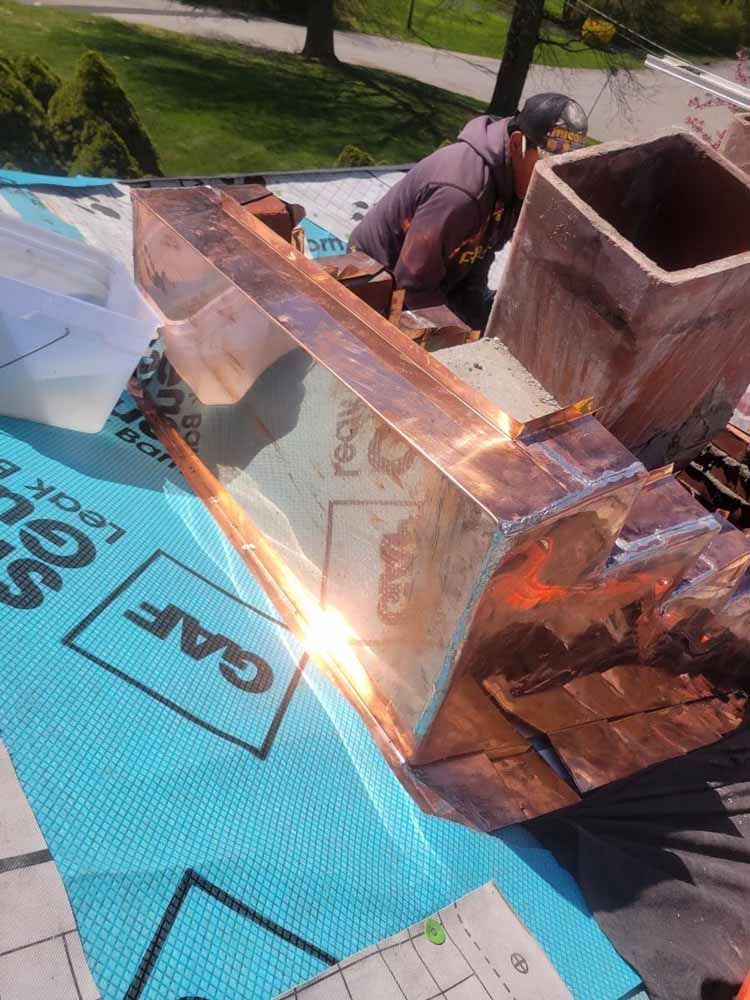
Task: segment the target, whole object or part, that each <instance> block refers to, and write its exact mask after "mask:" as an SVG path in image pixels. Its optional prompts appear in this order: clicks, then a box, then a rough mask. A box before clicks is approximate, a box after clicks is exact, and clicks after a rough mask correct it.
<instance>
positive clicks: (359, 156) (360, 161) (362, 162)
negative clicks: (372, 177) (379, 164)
mask: <svg viewBox="0 0 750 1000" xmlns="http://www.w3.org/2000/svg"><path fill="white" fill-rule="evenodd" d="M374 165H375V160H374V159H373V157H372V156H370V154H369V153H368V152H367V151H366V150H364V149H360V148H359V146H351V145H349V146H344V148H343V149H342V150H341V152H340V153H339V155H338V156H337V157H336V166H337V167H372V166H374Z"/></svg>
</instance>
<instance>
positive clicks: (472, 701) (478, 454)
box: [133, 188, 750, 829]
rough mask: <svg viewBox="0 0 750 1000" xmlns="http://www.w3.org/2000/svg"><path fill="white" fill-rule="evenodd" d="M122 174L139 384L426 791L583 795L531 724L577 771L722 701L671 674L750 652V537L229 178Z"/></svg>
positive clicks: (306, 629)
mask: <svg viewBox="0 0 750 1000" xmlns="http://www.w3.org/2000/svg"><path fill="white" fill-rule="evenodd" d="M133 200H134V214H135V221H136V244H135V245H136V274H137V276H138V280H139V282H140V284H141V285H142V287H143V288H144V290H145V291H146V293H147V294H148V295H149V296H150V297H151V299H152V300H153V301H154V302H155V303H156V304H157V305H158V306H159V308H160V309H161V310H162V311H163V313H164V315H165V325H164V329H163V333H162V337H161V339H160V341H159V342H158V343H157V344H155V345H154V347H153V350H152V352H151V355H150V356H149V357H148V358H146V359H144V361H143V363H142V365H141V366H140V367H139V371H138V381H137V383H136V384H135V386H134V391H135V392H136V393H137V394H138V396H139V400H140V405H141V406H142V407H143V408H144V410H145V412H146V414H147V416H148V419H149V421H150V422H151V424H152V426H153V428H154V430H155V432H156V434H157V435H158V437H159V438H160V440H161V441H162V442H163V443H164V445H165V447H166V448H167V450H168V451H169V453H170V454H171V455H172V457H173V458H174V460H175V461H176V463H177V465H178V466H179V468H180V469H181V470H182V472H183V474H184V475H185V477H186V478H187V480H188V482H189V483H190V485H191V486H192V487H193V489H194V490H195V492H196V493H197V494H198V495H199V496H200V497H201V498H202V499H203V500H204V502H206V504H207V505H208V506H209V509H210V510H211V512H212V513H213V514H214V516H215V517H216V519H217V521H218V522H219V524H220V525H221V527H222V528H223V530H224V531H225V532H226V534H227V536H228V537H229V538H230V540H231V541H232V543H233V544H234V545H235V547H236V548H237V551H238V552H239V553H240V555H241V556H242V558H243V559H244V561H245V562H246V564H247V565H248V567H249V568H250V569H251V570H252V572H253V573H254V574H255V575H256V577H257V578H258V580H259V582H260V583H261V584H262V585H263V586H264V587H265V588H266V590H267V591H268V593H269V595H270V596H271V599H272V600H273V601H274V603H275V605H276V606H277V608H278V609H279V611H280V613H281V614H282V615H283V616H284V618H285V619H286V621H287V622H288V623H289V625H290V627H291V628H293V629H294V630H295V632H296V634H297V635H298V636H299V637H300V638H301V640H302V641H303V643H305V644H306V646H307V647H308V649H309V650H310V652H311V654H312V655H313V656H314V657H315V658H316V660H317V661H318V662H319V663H320V664H321V665H322V667H323V669H324V670H325V671H326V672H327V674H328V675H329V676H330V677H331V678H332V679H333V680H334V682H335V683H336V684H337V685H338V686H339V688H340V689H341V690H342V691H343V692H344V693H345V694H346V695H347V697H348V698H349V699H350V700H351V701H352V703H353V704H354V705H355V706H356V708H357V710H358V711H359V713H360V715H361V717H362V718H363V720H364V721H365V723H366V724H367V725H368V727H369V728H370V731H371V732H372V733H373V736H374V738H375V739H376V741H377V742H378V745H379V746H380V747H381V749H382V750H383V752H384V754H385V755H386V758H387V759H388V760H389V763H390V764H391V766H392V767H393V768H394V770H395V771H396V773H397V774H398V775H399V777H400V779H401V780H402V781H403V782H404V783H405V784H406V785H407V787H409V788H410V790H411V791H412V793H413V794H414V795H415V798H417V800H418V801H419V802H420V804H422V805H423V807H424V808H428V809H430V810H431V811H433V812H435V813H437V814H439V815H446V816H452V817H455V816H456V815H458V814H459V813H460V814H462V815H463V817H464V819H468V821H469V822H472V823H474V824H475V825H477V826H479V827H481V828H484V829H495V828H497V827H498V826H501V825H503V824H504V823H507V822H515V821H516V820H518V819H520V818H528V817H530V816H532V815H538V814H540V813H541V812H544V811H546V810H548V809H552V808H559V807H561V806H562V805H564V804H567V803H568V802H570V801H573V800H575V794H574V793H573V792H572V791H571V790H570V788H568V786H567V785H566V784H565V782H564V781H562V780H561V779H560V778H559V777H558V776H557V775H556V774H555V772H554V771H552V770H551V769H550V768H549V767H548V766H547V764H546V763H545V762H544V761H543V760H542V759H541V758H540V757H539V756H538V754H536V752H535V751H532V750H531V749H529V746H528V741H527V740H526V738H525V736H524V735H523V733H524V732H525V730H524V726H531V727H533V728H534V729H536V730H539V731H540V732H543V733H550V734H553V735H555V740H556V741H557V742H558V743H559V745H560V747H563V746H564V747H565V752H566V753H567V754H568V756H569V757H570V759H571V760H572V759H573V757H575V760H576V764H575V768H573V767H572V766H571V770H573V773H574V774H576V780H578V781H579V786H580V787H594V784H593V783H594V782H596V781H598V780H599V778H602V780H610V778H608V777H606V775H610V777H611V776H612V775H614V774H615V773H617V774H618V775H619V776H621V775H622V774H623V773H629V771H628V768H629V767H630V766H631V764H632V763H633V761H635V764H636V765H638V766H644V765H645V764H647V763H650V762H652V761H653V760H654V759H655V755H656V756H657V757H658V755H659V754H660V753H662V752H663V747H664V745H665V744H670V745H678V744H679V745H683V744H684V745H685V746H693V745H697V744H696V743H695V741H696V739H704V741H711V740H713V739H715V738H718V737H717V735H716V734H717V733H720V731H721V730H722V727H724V728H726V727H729V728H731V727H732V725H733V724H734V720H735V719H737V721H738V716H737V715H735V714H733V713H732V711H729V710H726V709H725V708H721V707H719V706H718V705H713V706H712V707H711V708H710V709H709V708H705V709H702V710H698V709H695V710H693V702H695V701H697V700H699V699H705V698H706V697H707V696H708V695H710V694H711V693H712V692H713V687H712V683H713V682H712V681H711V680H706V679H704V678H701V677H693V678H689V679H686V677H685V676H678V675H684V674H685V673H686V672H689V673H692V674H699V673H702V672H703V671H704V668H708V667H711V669H717V668H718V667H722V663H721V658H720V657H719V656H718V655H716V656H709V655H706V654H707V653H708V652H709V651H726V650H732V652H733V655H734V654H736V656H735V660H734V661H733V664H734V663H737V664H738V666H737V667H736V668H735V666H734V665H733V664H727V663H724V664H723V667H722V669H723V670H724V673H725V675H728V676H729V678H730V680H731V679H733V676H734V674H733V672H734V670H735V669H736V670H737V671H738V672H739V673H744V672H746V670H747V669H748V666H750V664H748V651H749V650H750V624H746V623H750V587H748V585H747V584H746V583H744V582H742V577H743V574H744V573H745V569H746V567H747V564H748V561H749V560H750V546H748V543H747V541H746V539H745V538H744V536H742V535H741V533H739V532H737V531H736V530H735V529H733V528H732V527H731V526H730V525H726V522H724V524H721V523H720V522H719V521H718V520H717V519H716V518H715V517H714V516H713V515H711V514H708V513H707V512H706V511H705V510H704V509H703V508H702V507H701V506H700V505H699V504H697V503H696V502H695V501H694V499H693V498H691V497H690V496H689V495H688V494H687V493H685V491H684V490H682V488H681V487H679V486H678V485H677V484H676V483H675V482H674V480H673V479H672V478H671V476H670V475H669V473H668V470H661V471H660V472H659V473H658V474H650V475H649V474H647V473H646V471H645V469H644V468H643V466H642V465H641V464H640V463H639V462H637V461H636V460H635V459H634V458H633V456H632V455H631V454H630V453H629V452H628V451H627V450H626V449H625V448H624V447H623V446H622V445H620V444H619V443H618V442H617V441H615V439H614V438H613V437H612V436H611V435H610V434H609V433H608V432H607V431H606V430H604V428H603V427H602V426H601V424H599V422H598V421H597V419H596V417H595V416H594V415H593V414H592V413H591V412H590V409H591V406H590V402H589V401H584V402H583V403H581V404H577V405H575V406H573V407H571V408H569V409H568V410H567V411H565V412H561V413H559V414H556V415H552V417H550V418H546V419H544V420H542V421H535V422H533V423H532V424H529V425H526V426H525V427H524V425H522V424H520V423H519V422H518V421H516V420H515V419H514V418H513V417H512V416H511V415H508V414H504V413H503V412H502V411H501V410H499V409H498V408H497V407H495V406H494V405H492V404H491V403H489V402H488V401H487V400H486V399H485V398H484V397H482V396H481V395H480V394H479V393H477V392H475V391H474V390H472V389H470V388H469V387H468V386H466V385H465V384H464V383H463V382H462V381H461V380H460V379H458V378H457V377H455V376H453V375H452V374H451V373H450V372H449V371H448V370H447V369H445V368H444V367H443V366H442V365H441V364H440V363H439V362H438V361H437V360H436V359H435V358H434V357H432V356H430V355H428V354H427V353H426V352H425V351H424V350H422V349H421V348H420V347H418V346H416V345H415V344H413V343H412V342H411V341H410V340H409V339H408V338H407V337H405V336H404V335H403V334H402V333H400V332H399V331H398V330H396V329H395V328H394V327H393V326H392V325H391V324H390V323H389V322H388V321H387V320H386V319H385V318H384V317H383V316H380V315H378V314H377V313H376V312H375V311H374V310H372V309H370V308H369V307H368V306H367V304H366V303H365V302H363V301H361V300H360V299H358V298H357V297H356V296H355V295H353V294H352V293H351V292H350V291H349V290H348V289H346V288H345V287H343V286H342V285H341V284H339V283H338V282H337V281H336V279H335V277H334V276H333V275H331V274H329V273H326V271H325V270H324V269H323V268H321V267H320V266H318V265H317V264H315V263H314V262H312V261H309V260H307V259H306V258H304V257H303V256H302V255H301V254H300V253H299V252H298V251H297V250H296V249H295V248H294V247H293V246H291V245H289V244H288V243H286V242H284V240H282V239H280V238H279V237H278V236H277V235H276V234H274V233H273V232H271V231H270V230H268V229H267V228H265V227H264V226H262V225H261V224H260V223H258V222H257V220H256V219H254V218H253V217H252V216H251V215H249V214H248V213H247V212H245V211H244V210H243V209H242V207H241V206H239V205H238V204H236V203H232V202H231V201H230V200H227V199H226V198H222V197H220V196H219V195H218V194H217V193H216V192H213V191H211V190H210V189H206V188H194V189H179V190H170V189H164V188H162V189H154V190H147V191H136V192H134V199H133ZM674 649H677V650H678V655H672V651H673V650H674ZM721 704H722V705H725V703H724V702H722V703H721ZM686 706H687V707H686ZM647 709H652V710H655V711H650V712H648V715H644V716H643V718H644V719H646V718H648V719H649V720H652V721H653V724H654V725H655V726H656V727H657V729H655V732H658V734H659V735H658V737H655V745H654V746H652V747H647V746H645V745H644V744H642V743H638V740H637V739H636V736H635V734H636V731H637V730H638V726H639V723H635V722H634V723H631V724H630V726H629V727H628V725H626V724H625V723H626V721H627V719H628V717H640V716H639V715H638V713H643V712H644V711H645V710H647ZM660 713H661V714H660ZM722 713H723V714H722ZM607 720H623V721H622V726H620V730H621V731H620V730H618V729H617V728H615V729H612V728H611V725H610V721H607ZM605 723H606V725H605ZM612 725H619V723H612ZM592 727H593V728H592ZM596 734H599V737H597V738H595V736H596ZM628 734H629V739H628V738H626V737H627V736H628ZM678 734H682V735H680V736H679V739H678ZM618 741H619V742H618ZM623 741H624V742H623ZM603 742H607V745H610V746H612V747H614V746H620V745H622V746H627V750H621V752H620V755H619V757H618V760H617V763H614V762H613V763H612V764H611V766H609V770H607V766H608V765H607V759H606V754H604V755H603V751H602V746H603ZM656 744H658V747H657V745H656ZM639 747H640V749H639ZM678 752H681V751H678ZM561 753H562V750H561ZM618 769H619V770H618ZM603 776H604V777H603Z"/></svg>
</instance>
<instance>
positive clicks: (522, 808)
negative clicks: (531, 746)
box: [415, 750, 578, 831]
mask: <svg viewBox="0 0 750 1000" xmlns="http://www.w3.org/2000/svg"><path fill="white" fill-rule="evenodd" d="M415 770H416V773H417V776H418V777H419V779H420V780H421V781H422V782H424V783H425V784H426V785H428V786H429V787H430V788H433V789H435V790H436V791H439V793H440V794H441V795H442V796H443V797H444V798H445V799H446V800H447V801H448V802H449V803H451V805H452V806H453V807H454V808H455V809H456V810H457V811H458V812H460V813H462V814H463V815H465V816H467V817H469V818H470V820H471V822H472V823H473V825H474V826H476V828H477V829H479V830H484V831H491V830H497V829H499V828H501V827H503V826H508V825H509V824H510V823H519V822H522V821H523V820H527V819H533V818H534V817H535V816H540V815H542V814H544V813H547V812H552V811H553V810H555V809H562V808H563V807H565V806H568V805H572V804H573V803H574V802H577V801H578V796H577V795H576V794H575V792H574V791H573V790H572V789H571V788H570V787H569V786H568V785H567V784H566V783H565V782H564V781H563V780H562V778H560V777H558V775H556V774H555V772H554V771H553V770H552V768H551V767H549V765H548V764H546V763H545V762H544V761H543V760H542V758H541V757H540V756H539V754H538V753H537V752H536V751H535V750H526V751H524V752H523V753H519V754H516V755H514V756H510V757H502V758H500V759H498V760H491V759H490V758H489V757H488V756H487V755H486V754H482V753H478V754H470V755H468V756H464V757H454V758H452V759H451V760H446V761H441V762H440V763H436V764H428V765H426V766H424V767H419V768H416V769H415Z"/></svg>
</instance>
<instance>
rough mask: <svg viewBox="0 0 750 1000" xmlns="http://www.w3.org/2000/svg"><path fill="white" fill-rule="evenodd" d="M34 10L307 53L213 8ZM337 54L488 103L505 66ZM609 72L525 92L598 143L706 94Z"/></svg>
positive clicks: (420, 55)
mask: <svg viewBox="0 0 750 1000" xmlns="http://www.w3.org/2000/svg"><path fill="white" fill-rule="evenodd" d="M27 2H33V3H34V6H42V5H43V6H49V7H61V8H65V9H68V10H79V11H85V12H87V13H93V14H103V15H106V16H109V17H115V18H117V19H118V20H120V21H126V22H130V23H134V24H145V25H151V26H152V27H158V28H167V29H169V30H171V31H179V32H182V33H183V34H191V35H203V36H206V37H211V38H227V39H231V40H233V41H235V42H241V43H243V44H245V45H253V46H260V47H262V48H269V49H276V50H278V51H281V52H299V51H301V49H302V46H303V44H304V40H305V29H304V28H303V27H300V26H298V25H294V24H283V23H281V22H279V21H272V20H269V19H264V18H243V17H233V16H228V15H226V14H221V13H217V12H216V11H212V10H194V9H193V8H191V7H189V6H186V5H183V4H180V3H175V2H173V0H120V2H118V3H112V0H46V2H45V3H44V4H41V3H40V2H39V0H27ZM336 53H337V55H338V56H339V58H340V59H341V60H342V61H343V62H347V63H351V64H353V65H355V66H367V67H371V68H373V69H382V70H387V71H388V72H391V73H401V74H402V75H404V76H410V77H413V78H415V79H417V80H421V81H422V82H424V83H430V84H432V85H433V86H435V87H442V88H443V89H445V90H448V91H451V92H453V93H460V94H465V95H467V96H468V97H474V98H476V99H478V100H480V101H489V98H490V96H491V94H492V87H493V83H494V79H495V75H496V73H497V69H498V66H499V60H497V59H489V58H485V57H483V56H471V55H465V54H463V53H460V52H448V51H445V50H442V49H431V48H428V47H427V46H424V45H416V44H413V43H410V42H401V41H396V40H394V39H390V38H381V37H379V36H377V35H359V34H354V33H352V32H345V31H338V32H336ZM707 68H710V69H711V70H712V72H714V73H719V74H720V75H722V76H726V77H730V78H731V76H732V73H733V64H732V62H731V61H724V62H718V63H714V64H713V65H712V66H710V67H707ZM604 81H605V74H604V73H603V72H602V71H601V70H595V69H565V70H563V69H558V68H555V67H551V66H532V68H531V70H530V72H529V76H528V79H527V81H526V88H525V90H524V94H525V95H527V94H533V93H538V92H540V91H544V90H557V91H562V92H564V93H567V94H570V95H571V97H574V98H575V99H576V100H577V101H579V102H580V103H581V104H582V105H583V107H584V108H585V109H586V111H590V110H591V109H592V108H593V112H592V113H591V134H592V135H594V136H596V137H597V138H598V139H602V140H606V139H635V138H644V137H646V136H648V135H652V134H653V133H654V132H657V131H659V130H660V129H663V128H669V127H670V126H680V125H683V126H684V125H685V118H686V116H687V115H688V114H690V113H693V114H695V113H696V112H691V109H690V108H689V107H688V101H689V99H690V98H691V97H693V96H695V95H698V94H699V93H700V92H699V91H698V90H696V89H695V88H694V87H691V86H689V85H688V84H685V83H682V82H680V81H679V80H675V79H673V78H672V77H668V76H664V75H663V74H661V73H657V72H654V71H652V70H639V71H638V72H635V73H633V74H630V75H627V74H620V76H619V78H618V83H617V84H616V86H615V87H613V88H612V87H607V88H605V90H604V92H603V93H602V85H603V83H604ZM698 114H699V116H700V117H701V118H703V119H705V122H706V126H707V128H708V131H709V132H710V133H711V134H714V133H715V132H716V131H717V129H719V128H723V127H724V126H725V125H726V122H727V120H728V119H729V112H728V111H726V110H725V109H722V108H718V109H717V108H710V109H707V110H706V111H701V112H698Z"/></svg>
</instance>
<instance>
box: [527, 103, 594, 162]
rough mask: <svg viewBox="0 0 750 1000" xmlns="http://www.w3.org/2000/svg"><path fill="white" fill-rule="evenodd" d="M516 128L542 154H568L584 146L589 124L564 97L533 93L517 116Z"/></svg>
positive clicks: (582, 112) (584, 115)
mask: <svg viewBox="0 0 750 1000" xmlns="http://www.w3.org/2000/svg"><path fill="white" fill-rule="evenodd" d="M515 128H517V129H520V131H521V132H523V134H524V135H525V136H526V138H527V139H528V140H529V142H530V143H532V144H533V145H534V146H537V147H538V148H539V149H540V150H541V151H542V152H547V153H568V152H570V150H571V149H580V148H581V146H585V145H586V133H587V132H588V128H589V121H588V118H587V116H586V112H585V111H584V110H583V108H582V107H581V105H580V104H579V103H578V101H574V100H573V98H572V97H566V96H565V94H535V95H534V96H533V97H530V98H529V99H528V101H526V103H525V104H524V106H523V108H522V109H521V110H520V111H519V112H518V114H517V115H516V120H515Z"/></svg>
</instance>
